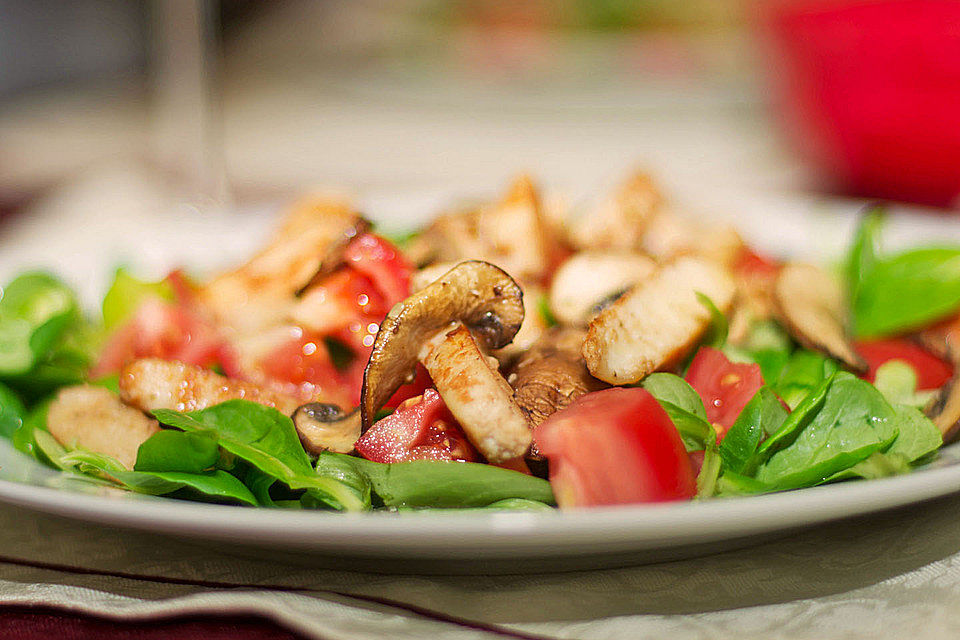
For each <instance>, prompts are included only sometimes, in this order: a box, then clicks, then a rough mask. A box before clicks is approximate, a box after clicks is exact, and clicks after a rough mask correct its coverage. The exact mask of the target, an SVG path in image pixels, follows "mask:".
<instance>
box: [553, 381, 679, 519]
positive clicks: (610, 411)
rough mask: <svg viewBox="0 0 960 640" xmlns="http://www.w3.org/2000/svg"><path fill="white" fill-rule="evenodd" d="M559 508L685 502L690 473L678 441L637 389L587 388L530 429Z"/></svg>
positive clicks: (661, 413) (652, 401)
mask: <svg viewBox="0 0 960 640" xmlns="http://www.w3.org/2000/svg"><path fill="white" fill-rule="evenodd" d="M534 439H535V440H536V443H537V448H538V449H539V450H540V452H541V453H543V454H544V455H545V456H546V457H547V459H548V461H549V463H550V483H551V484H552V485H553V492H554V495H555V496H556V498H557V504H559V505H560V506H561V507H584V506H597V505H612V504H631V503H637V502H666V501H671V500H687V499H689V498H692V497H693V496H694V494H695V493H696V477H695V476H694V473H693V469H692V467H691V464H690V459H689V457H688V456H687V452H686V449H685V448H684V446H683V441H681V439H680V434H679V433H678V432H677V429H676V427H674V426H673V422H671V421H670V417H669V416H668V415H667V414H666V412H665V411H664V410H663V408H661V406H660V404H659V403H658V402H657V401H656V399H655V398H654V397H653V396H652V395H650V394H649V393H648V392H647V391H646V390H644V389H639V388H631V389H625V388H614V389H605V390H603V391H596V392H594V393H588V394H587V395H585V396H582V397H580V398H578V399H577V400H575V401H574V402H573V403H571V404H570V406H568V407H566V408H565V409H562V410H560V411H558V412H557V413H555V414H553V415H552V416H550V417H549V418H547V420H546V421H544V422H543V423H542V424H541V425H540V426H539V427H537V428H536V430H535V431H534Z"/></svg>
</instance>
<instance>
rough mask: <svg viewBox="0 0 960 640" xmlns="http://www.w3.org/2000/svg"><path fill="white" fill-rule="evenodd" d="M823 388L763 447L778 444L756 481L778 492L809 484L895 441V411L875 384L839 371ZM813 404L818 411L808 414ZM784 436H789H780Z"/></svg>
mask: <svg viewBox="0 0 960 640" xmlns="http://www.w3.org/2000/svg"><path fill="white" fill-rule="evenodd" d="M825 386H826V390H825V393H823V394H822V400H819V397H820V396H819V394H817V395H815V396H814V397H813V398H812V399H811V400H812V403H811V404H810V405H807V401H804V403H801V406H800V407H798V408H797V411H795V412H794V413H793V414H791V416H790V418H788V419H787V421H785V422H784V426H783V427H781V429H780V431H778V432H777V433H776V434H774V435H773V436H771V437H770V439H769V440H767V442H766V443H764V447H765V446H766V445H768V444H769V443H770V442H771V441H775V442H776V444H777V445H778V446H777V448H776V450H775V451H773V452H772V453H770V454H769V457H767V458H766V460H765V461H764V462H763V463H762V464H761V465H760V466H759V467H758V469H757V472H756V474H754V477H755V479H756V480H758V481H760V482H762V483H764V484H767V485H770V486H771V487H774V488H776V489H794V488H799V487H805V486H811V485H814V484H818V483H820V482H823V481H824V480H825V479H826V478H829V477H830V476H832V475H834V474H835V473H838V472H840V471H842V470H844V469H847V468H848V467H852V466H853V465H855V464H857V463H858V462H860V461H861V460H864V459H866V458H867V457H869V456H870V455H871V454H873V453H875V452H877V451H885V450H887V449H888V448H889V447H890V446H891V445H892V443H893V442H894V441H895V439H896V438H897V436H898V434H899V430H898V427H897V422H898V420H897V419H896V413H895V412H894V410H893V408H892V407H891V406H890V405H889V404H888V403H887V401H886V400H884V398H883V396H882V395H881V394H880V392H879V391H877V390H876V389H875V388H874V387H873V385H871V384H870V383H868V382H864V381H863V380H860V379H859V378H857V377H856V376H853V375H851V374H849V373H846V372H840V373H837V374H836V375H834V377H833V378H831V380H829V381H828V382H827V383H826V385H825ZM804 405H807V406H804ZM813 406H819V408H818V409H817V410H816V411H810V410H809V409H811V408H812V407H813ZM801 408H803V409H804V410H805V414H806V415H805V416H804V417H803V419H801V420H800V423H803V426H802V427H801V428H797V426H796V425H794V424H791V422H792V421H793V419H794V416H795V415H796V414H797V413H799V412H800V411H801ZM784 432H786V433H787V435H785V436H781V437H779V438H778V436H780V434H781V433H784ZM764 447H761V451H762V450H763V448H764Z"/></svg>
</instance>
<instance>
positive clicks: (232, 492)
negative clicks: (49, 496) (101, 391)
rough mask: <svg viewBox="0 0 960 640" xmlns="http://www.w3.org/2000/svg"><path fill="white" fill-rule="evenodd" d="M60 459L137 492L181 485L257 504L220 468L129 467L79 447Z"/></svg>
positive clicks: (160, 491) (204, 493) (161, 490)
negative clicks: (201, 470) (189, 470)
mask: <svg viewBox="0 0 960 640" xmlns="http://www.w3.org/2000/svg"><path fill="white" fill-rule="evenodd" d="M59 462H60V464H63V465H69V466H71V467H76V469H77V470H78V471H79V472H80V473H84V474H88V475H92V476H94V477H98V478H103V479H106V480H110V481H112V482H115V483H117V484H119V485H120V486H122V487H123V488H124V489H128V490H130V491H135V492H137V493H145V494H148V495H166V494H169V493H173V492H174V491H179V490H181V489H189V490H190V491H193V492H196V493H198V494H200V495H202V496H207V497H210V498H213V499H215V500H216V501H218V502H224V501H225V502H239V503H241V504H247V505H250V506H256V505H257V499H256V498H255V497H254V495H253V494H252V493H251V492H250V490H249V489H247V487H246V486H244V484H243V483H242V482H240V481H239V480H237V479H236V478H235V477H233V476H232V475H230V474H229V473H227V472H226V471H221V470H219V469H218V470H216V471H208V472H205V473H185V472H182V471H156V472H154V471H129V470H127V469H126V468H124V466H123V465H122V464H120V462H119V461H117V460H115V459H114V458H111V457H110V456H106V455H103V454H100V453H95V452H92V451H83V450H80V449H77V450H74V451H71V452H69V453H66V454H64V455H62V456H60V459H59Z"/></svg>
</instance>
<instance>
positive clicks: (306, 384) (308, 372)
mask: <svg viewBox="0 0 960 640" xmlns="http://www.w3.org/2000/svg"><path fill="white" fill-rule="evenodd" d="M298 333H299V335H297V336H294V337H291V339H290V340H287V341H285V342H283V343H281V344H280V345H279V346H277V347H276V348H274V349H273V350H272V351H271V352H270V353H269V354H268V355H267V356H266V357H265V358H263V360H262V361H260V362H259V368H260V372H261V373H262V374H263V375H265V376H266V377H267V378H268V379H269V381H270V382H272V383H274V384H275V386H276V387H277V388H278V389H279V390H281V391H284V392H285V393H289V394H291V395H295V396H298V397H301V398H303V399H304V400H309V399H315V398H317V397H322V398H324V400H325V401H326V402H333V403H335V404H338V405H340V406H341V407H343V408H347V407H352V406H354V404H353V397H352V394H350V393H349V392H348V391H347V389H345V387H344V383H343V380H342V379H341V377H340V372H338V371H337V369H336V367H334V366H333V361H332V360H331V359H330V352H329V351H328V350H327V346H326V344H325V343H324V341H323V337H322V336H320V335H318V334H314V333H309V332H298Z"/></svg>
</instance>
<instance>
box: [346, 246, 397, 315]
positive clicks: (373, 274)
mask: <svg viewBox="0 0 960 640" xmlns="http://www.w3.org/2000/svg"><path fill="white" fill-rule="evenodd" d="M343 258H344V261H345V262H346V264H347V267H348V268H349V269H352V270H355V271H357V272H359V273H362V274H363V275H365V276H367V277H368V278H370V279H371V280H372V281H373V284H374V286H375V287H376V288H377V290H378V292H379V293H380V294H381V295H382V296H383V298H384V299H385V301H386V303H387V310H389V309H390V307H392V306H393V305H395V304H397V303H398V302H402V301H403V300H404V299H405V298H406V297H407V296H409V295H410V275H411V274H412V273H413V265H411V264H410V263H409V262H408V261H407V259H406V258H405V257H404V255H403V254H402V253H400V251H399V250H398V249H397V248H396V247H394V246H393V244H391V243H390V242H389V241H387V240H386V239H384V238H382V237H380V236H378V235H375V234H373V233H364V234H362V235H360V236H358V237H357V238H356V239H355V240H354V241H353V242H351V243H350V244H349V245H348V246H347V248H346V249H345V250H344V252H343Z"/></svg>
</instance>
